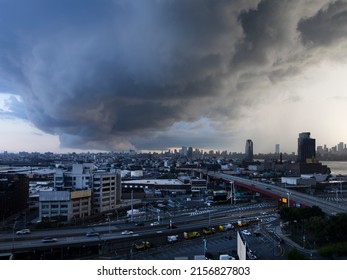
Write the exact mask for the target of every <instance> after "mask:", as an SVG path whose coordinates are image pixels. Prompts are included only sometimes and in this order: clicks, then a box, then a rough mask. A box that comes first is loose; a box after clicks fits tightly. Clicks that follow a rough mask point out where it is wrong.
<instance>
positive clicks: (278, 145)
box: [275, 144, 280, 155]
mask: <svg viewBox="0 0 347 280" xmlns="http://www.w3.org/2000/svg"><path fill="white" fill-rule="evenodd" d="M279 153H280V144H276V145H275V154H277V155H278V154H279Z"/></svg>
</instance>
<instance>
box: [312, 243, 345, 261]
mask: <svg viewBox="0 0 347 280" xmlns="http://www.w3.org/2000/svg"><path fill="white" fill-rule="evenodd" d="M319 254H320V255H321V256H323V257H325V258H330V259H333V258H339V257H341V256H347V242H339V243H334V244H329V245H326V246H324V247H322V248H320V249H319Z"/></svg>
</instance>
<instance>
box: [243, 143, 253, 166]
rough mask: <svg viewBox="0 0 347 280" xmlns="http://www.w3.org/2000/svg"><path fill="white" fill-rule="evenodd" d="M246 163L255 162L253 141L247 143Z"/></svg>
mask: <svg viewBox="0 0 347 280" xmlns="http://www.w3.org/2000/svg"><path fill="white" fill-rule="evenodd" d="M245 161H253V141H252V140H251V139H247V141H246V146H245Z"/></svg>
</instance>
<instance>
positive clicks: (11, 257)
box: [10, 221, 17, 260]
mask: <svg viewBox="0 0 347 280" xmlns="http://www.w3.org/2000/svg"><path fill="white" fill-rule="evenodd" d="M16 224H17V221H15V222H14V224H13V228H12V246H11V256H10V259H11V260H13V259H14V255H13V254H14V252H13V251H14V231H15V229H16Z"/></svg>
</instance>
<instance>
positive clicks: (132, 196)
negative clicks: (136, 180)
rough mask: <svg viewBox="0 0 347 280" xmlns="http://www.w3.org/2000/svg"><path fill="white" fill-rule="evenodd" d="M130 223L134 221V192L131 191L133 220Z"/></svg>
mask: <svg viewBox="0 0 347 280" xmlns="http://www.w3.org/2000/svg"><path fill="white" fill-rule="evenodd" d="M130 221H131V222H133V221H134V190H131V218H130Z"/></svg>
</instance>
